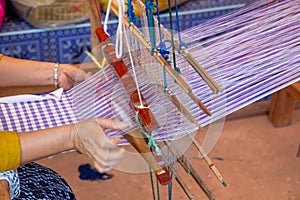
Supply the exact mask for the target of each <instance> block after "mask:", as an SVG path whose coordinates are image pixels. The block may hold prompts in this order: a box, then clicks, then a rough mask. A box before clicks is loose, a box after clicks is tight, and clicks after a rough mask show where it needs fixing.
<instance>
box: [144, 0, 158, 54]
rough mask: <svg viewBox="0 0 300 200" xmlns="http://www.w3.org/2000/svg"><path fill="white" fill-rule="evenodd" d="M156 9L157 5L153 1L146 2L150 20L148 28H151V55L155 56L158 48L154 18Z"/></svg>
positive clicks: (147, 14)
mask: <svg viewBox="0 0 300 200" xmlns="http://www.w3.org/2000/svg"><path fill="white" fill-rule="evenodd" d="M155 7H156V5H155V4H154V3H153V2H152V1H151V0H147V2H146V16H147V18H148V27H149V36H150V42H151V51H150V54H151V55H152V56H153V54H154V50H155V47H156V35H155V30H154V28H155V24H154V18H153V10H154V8H155Z"/></svg>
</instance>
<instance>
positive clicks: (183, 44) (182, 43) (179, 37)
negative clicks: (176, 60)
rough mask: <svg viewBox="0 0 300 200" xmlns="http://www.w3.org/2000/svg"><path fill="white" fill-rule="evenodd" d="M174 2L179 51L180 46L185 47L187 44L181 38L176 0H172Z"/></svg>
mask: <svg viewBox="0 0 300 200" xmlns="http://www.w3.org/2000/svg"><path fill="white" fill-rule="evenodd" d="M174 3H175V8H176V25H177V31H178V39H179V51H180V49H181V47H187V45H186V44H185V43H184V42H183V41H182V40H181V35H180V24H179V15H178V6H177V1H176V0H174ZM179 53H180V52H179Z"/></svg>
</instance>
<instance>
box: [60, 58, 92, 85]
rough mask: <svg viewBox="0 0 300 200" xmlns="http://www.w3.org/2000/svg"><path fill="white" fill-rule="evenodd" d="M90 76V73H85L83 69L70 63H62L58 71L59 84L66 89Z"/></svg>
mask: <svg viewBox="0 0 300 200" xmlns="http://www.w3.org/2000/svg"><path fill="white" fill-rule="evenodd" d="M88 77H90V74H88V73H85V72H84V71H83V70H82V69H79V68H77V67H75V66H73V65H70V64H60V65H59V71H58V86H59V87H62V88H63V89H64V90H68V89H70V88H71V87H73V86H74V84H75V83H76V82H81V81H84V80H86V79H87V78H88Z"/></svg>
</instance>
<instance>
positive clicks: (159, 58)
mask: <svg viewBox="0 0 300 200" xmlns="http://www.w3.org/2000/svg"><path fill="white" fill-rule="evenodd" d="M111 10H112V11H113V12H114V13H115V14H116V15H117V16H118V14H119V13H118V9H117V8H116V5H115V4H114V2H113V3H112V6H111ZM124 22H125V24H126V26H127V27H129V29H130V30H131V31H132V33H133V34H134V35H135V36H136V37H137V38H138V39H139V40H140V41H141V43H142V44H143V45H144V46H145V47H146V48H147V49H148V51H149V52H150V51H151V44H150V42H149V41H148V39H147V38H146V37H145V36H144V34H143V33H142V32H141V31H140V30H139V29H138V28H137V27H136V26H135V24H133V23H129V22H128V18H127V16H125V15H124ZM153 56H154V58H156V60H157V61H158V62H159V63H160V64H161V65H162V66H163V67H165V69H166V72H167V73H168V74H169V75H170V76H171V77H172V78H173V79H174V80H175V81H176V82H177V84H178V85H179V86H180V87H181V88H182V89H183V91H184V92H185V93H186V94H187V95H188V96H189V97H190V98H191V99H192V100H193V101H194V102H195V103H196V104H197V105H198V106H199V107H200V108H201V109H202V110H203V111H204V112H205V113H206V114H207V115H211V112H210V110H208V108H207V107H206V106H205V105H204V104H203V103H202V102H201V101H200V100H199V99H198V97H197V96H196V95H195V94H194V93H193V91H192V89H191V88H190V87H189V85H188V84H187V83H186V82H185V81H184V80H183V79H182V78H181V76H180V75H179V74H178V73H177V72H176V71H175V70H174V69H173V68H172V67H171V65H170V64H169V63H168V62H167V61H166V60H165V59H164V58H163V57H162V55H161V54H160V53H159V52H158V51H157V50H156V49H155V50H154V54H153Z"/></svg>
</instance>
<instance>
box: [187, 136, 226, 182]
mask: <svg viewBox="0 0 300 200" xmlns="http://www.w3.org/2000/svg"><path fill="white" fill-rule="evenodd" d="M188 136H189V138H190V139H192V141H193V144H194V145H195V147H196V148H197V149H198V151H199V153H200V154H201V156H202V157H203V158H204V160H205V162H206V163H207V165H208V166H209V168H210V169H211V170H212V171H213V173H214V174H215V175H216V177H217V178H218V179H219V181H220V182H221V183H222V184H223V185H224V186H225V187H226V186H227V184H226V182H225V180H224V178H223V177H222V175H221V173H220V172H219V170H218V169H217V167H216V166H215V165H214V163H213V162H212V161H211V159H210V158H209V157H208V155H207V154H206V153H205V151H204V150H203V148H202V147H201V145H200V144H199V143H198V142H197V140H195V139H194V138H192V137H191V135H188Z"/></svg>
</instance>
